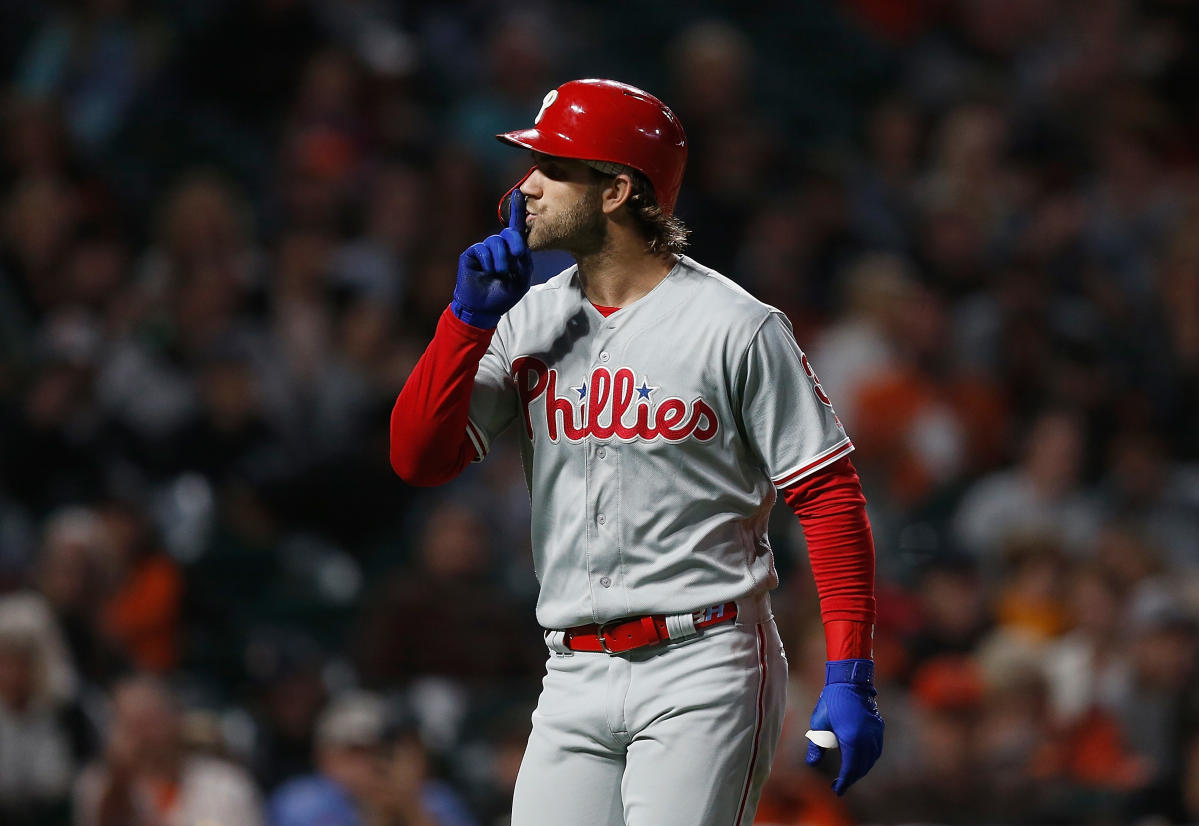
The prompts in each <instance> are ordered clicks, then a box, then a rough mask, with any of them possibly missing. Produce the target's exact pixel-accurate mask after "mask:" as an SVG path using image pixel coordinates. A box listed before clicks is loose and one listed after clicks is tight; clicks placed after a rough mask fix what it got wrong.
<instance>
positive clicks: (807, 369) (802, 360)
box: [799, 353, 833, 407]
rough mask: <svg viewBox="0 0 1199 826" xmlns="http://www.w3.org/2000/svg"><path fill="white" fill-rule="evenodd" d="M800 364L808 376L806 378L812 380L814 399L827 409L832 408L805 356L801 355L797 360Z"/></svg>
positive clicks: (818, 378)
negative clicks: (826, 406)
mask: <svg viewBox="0 0 1199 826" xmlns="http://www.w3.org/2000/svg"><path fill="white" fill-rule="evenodd" d="M799 361H800V364H802V365H803V371H804V372H805V373H807V374H808V378H810V379H811V380H812V389H813V390H815V391H816V398H818V399H820V401H822V402H823V403H824V404H826V405H828V406H829V407H832V406H833V403H832V401H831V400H830V399H829V397H828V393H825V392H824V388H823V387H821V386H820V377H819V376H817V375H816V371H814V370H813V369H812V365H811V364H809V363H808V356H807V354H806V353H805V354H803V355H801V356H800V358H799Z"/></svg>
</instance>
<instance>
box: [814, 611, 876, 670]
mask: <svg viewBox="0 0 1199 826" xmlns="http://www.w3.org/2000/svg"><path fill="white" fill-rule="evenodd" d="M824 650H825V651H826V652H827V659H829V660H872V659H874V624H873V623H870V622H862V621H860V620H848V619H831V620H826V621H825V623H824Z"/></svg>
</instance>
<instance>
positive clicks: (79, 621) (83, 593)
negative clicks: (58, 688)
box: [35, 508, 128, 686]
mask: <svg viewBox="0 0 1199 826" xmlns="http://www.w3.org/2000/svg"><path fill="white" fill-rule="evenodd" d="M111 557H112V547H111V540H110V537H109V535H108V533H107V531H106V530H105V526H104V523H103V522H102V521H101V520H100V519H99V517H98V516H97V515H96V514H95V512H93V511H91V510H89V509H84V508H72V509H67V510H63V511H59V512H57V513H55V514H54V515H52V516H51V517H50V518H49V519H48V520H47V522H46V527H45V532H44V534H43V537H42V546H41V550H40V551H39V553H38V560H37V564H36V569H35V585H36V588H37V591H38V592H39V594H40V596H41V597H42V598H44V600H45V604H46V606H47V607H48V608H49V610H50V612H51V614H52V615H53V617H54V622H55V624H56V625H57V627H58V629H59V632H60V633H61V634H62V638H63V639H64V640H65V641H66V645H67V650H68V652H69V657H70V662H71V664H72V665H73V667H74V669H75V670H76V671H77V673H78V676H79V678H80V679H81V681H82V682H84V683H87V684H90V685H92V686H105V685H108V683H109V682H110V681H112V680H113V679H115V678H117V677H118V676H120V675H121V674H122V673H124V672H125V671H126V669H127V667H128V663H127V660H126V658H125V656H124V654H123V652H121V651H120V650H119V649H118V648H117V647H116V646H115V645H114V644H113V643H112V642H110V641H109V639H108V638H107V637H106V636H105V635H104V634H103V632H102V628H101V620H100V610H101V604H102V601H103V600H104V599H105V598H106V597H107V594H108V593H109V588H110V587H111V584H112V583H111V579H110V578H109V576H110V570H109V569H108V567H107V565H108V561H109V560H110V559H111Z"/></svg>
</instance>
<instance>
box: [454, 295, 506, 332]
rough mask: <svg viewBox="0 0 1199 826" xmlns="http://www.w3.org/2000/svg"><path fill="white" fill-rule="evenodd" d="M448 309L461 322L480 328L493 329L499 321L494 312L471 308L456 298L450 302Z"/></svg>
mask: <svg viewBox="0 0 1199 826" xmlns="http://www.w3.org/2000/svg"><path fill="white" fill-rule="evenodd" d="M450 311H451V312H452V313H453V314H454V317H455V318H457V319H458V320H459V321H461V322H462V323H464V324H469V325H470V326H472V327H478V328H479V329H481V330H494V329H495V327H496V325H497V324H499V323H500V316H498V315H496V314H495V313H488V312H482V311H479V310H472V309H470V308H469V307H466V306H464V305H463V304H462V302H460V301H459V300H458V299H457V298H455V299H454V300H453V301H451V302H450Z"/></svg>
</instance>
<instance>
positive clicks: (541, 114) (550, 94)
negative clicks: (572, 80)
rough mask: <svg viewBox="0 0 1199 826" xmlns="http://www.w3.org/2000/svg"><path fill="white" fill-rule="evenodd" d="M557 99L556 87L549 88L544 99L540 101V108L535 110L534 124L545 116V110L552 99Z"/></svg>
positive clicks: (551, 102)
mask: <svg viewBox="0 0 1199 826" xmlns="http://www.w3.org/2000/svg"><path fill="white" fill-rule="evenodd" d="M557 99H558V90H557V89H550V90H549V91H548V92H546V93H545V100H543V101H541V108H540V109H538V110H537V117H535V118H533V125H534V126H536V125H537V124H539V123H541V118H542V117H544V116H545V110H546V109H549V108H550V106H552V105H553V103H554V101H555V100H557Z"/></svg>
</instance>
